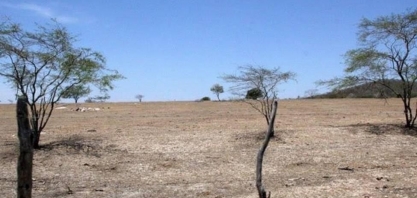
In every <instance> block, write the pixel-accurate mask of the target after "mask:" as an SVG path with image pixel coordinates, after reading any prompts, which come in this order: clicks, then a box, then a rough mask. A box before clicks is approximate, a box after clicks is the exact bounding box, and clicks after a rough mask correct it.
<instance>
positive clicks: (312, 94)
mask: <svg viewBox="0 0 417 198" xmlns="http://www.w3.org/2000/svg"><path fill="white" fill-rule="evenodd" d="M318 92H319V90H318V89H309V90H307V91H305V92H304V96H305V97H307V98H314V97H315V96H317V94H318Z"/></svg>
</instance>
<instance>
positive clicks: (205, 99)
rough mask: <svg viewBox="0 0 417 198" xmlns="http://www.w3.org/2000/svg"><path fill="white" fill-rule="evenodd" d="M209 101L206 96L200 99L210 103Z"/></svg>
mask: <svg viewBox="0 0 417 198" xmlns="http://www.w3.org/2000/svg"><path fill="white" fill-rule="evenodd" d="M210 100H211V99H210V97H208V96H205V97H203V98H201V101H210Z"/></svg>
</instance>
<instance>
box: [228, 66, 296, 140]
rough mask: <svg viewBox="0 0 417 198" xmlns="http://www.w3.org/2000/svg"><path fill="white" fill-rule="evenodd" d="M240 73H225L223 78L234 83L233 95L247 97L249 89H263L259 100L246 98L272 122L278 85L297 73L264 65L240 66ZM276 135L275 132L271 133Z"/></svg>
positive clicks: (293, 77) (231, 89)
mask: <svg viewBox="0 0 417 198" xmlns="http://www.w3.org/2000/svg"><path fill="white" fill-rule="evenodd" d="M238 70H239V74H237V75H234V74H229V75H223V76H221V78H222V79H223V80H224V81H226V82H228V83H232V84H234V85H233V86H232V87H231V88H230V91H231V93H232V94H233V95H236V96H238V97H240V98H245V97H246V95H247V94H248V93H247V92H248V90H255V89H258V90H261V92H262V94H260V98H258V99H257V100H253V99H252V100H245V102H246V103H247V104H249V105H251V107H252V108H254V109H255V110H257V111H258V112H259V113H261V114H262V115H263V116H264V117H265V120H266V123H267V125H269V124H270V118H271V114H272V108H273V102H274V101H275V100H276V99H277V98H278V85H279V84H280V83H282V82H287V81H288V80H295V76H296V75H295V73H293V72H281V71H280V69H279V68H272V69H268V68H266V67H262V66H253V65H246V66H239V67H238ZM271 134H272V136H274V133H271Z"/></svg>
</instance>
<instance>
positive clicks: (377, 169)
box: [0, 99, 417, 198]
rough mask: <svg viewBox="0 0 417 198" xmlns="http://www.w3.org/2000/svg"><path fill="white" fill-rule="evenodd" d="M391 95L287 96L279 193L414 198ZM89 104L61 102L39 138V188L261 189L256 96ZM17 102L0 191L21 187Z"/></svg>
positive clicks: (270, 153) (6, 137)
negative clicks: (250, 100) (251, 99)
mask: <svg viewBox="0 0 417 198" xmlns="http://www.w3.org/2000/svg"><path fill="white" fill-rule="evenodd" d="M387 103H388V104H386V102H385V101H384V100H374V99H345V100H291V101H281V102H280V104H279V109H278V117H277V124H276V131H277V134H278V137H277V138H275V139H273V140H272V141H271V143H270V145H269V147H268V148H267V152H266V156H265V161H264V183H265V186H266V189H267V190H268V191H272V197H417V177H416V174H417V165H416V161H417V151H416V146H417V139H416V136H415V135H413V134H414V132H413V131H408V130H403V129H401V128H400V127H398V125H399V124H401V123H403V115H402V111H401V104H400V101H399V100H398V99H392V100H388V101H387ZM67 106H68V107H69V108H74V106H73V105H67ZM83 106H86V107H88V106H90V107H100V108H102V110H101V111H99V112H84V113H80V112H74V111H69V110H56V111H55V113H54V115H53V117H52V119H51V121H50V123H49V124H48V126H47V128H46V129H45V133H44V134H43V135H42V136H41V144H42V145H43V148H42V149H41V150H38V151H36V152H35V161H34V179H35V181H34V192H33V195H34V197H238V198H240V197H243V198H245V197H248V198H249V197H257V193H256V187H255V158H256V154H257V151H258V149H259V147H260V144H261V141H262V139H263V133H264V131H265V130H266V124H265V121H264V119H263V117H262V116H260V114H258V113H257V112H256V111H255V110H253V109H251V108H250V107H249V106H248V105H246V104H244V103H237V102H169V103H140V104H134V103H119V104H84V105H83ZM14 108H15V107H14V106H13V105H0V112H1V115H0V122H1V126H3V127H2V129H1V130H0V135H1V137H2V138H1V140H0V157H1V162H0V163H1V164H0V167H1V168H0V197H14V196H15V188H16V187H15V186H16V168H15V167H16V161H17V154H18V146H17V138H16V120H15V109H14Z"/></svg>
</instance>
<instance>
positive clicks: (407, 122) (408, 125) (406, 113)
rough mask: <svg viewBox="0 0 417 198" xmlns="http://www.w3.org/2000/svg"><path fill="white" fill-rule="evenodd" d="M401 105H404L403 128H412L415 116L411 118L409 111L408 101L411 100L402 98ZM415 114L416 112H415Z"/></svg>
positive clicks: (410, 111)
mask: <svg viewBox="0 0 417 198" xmlns="http://www.w3.org/2000/svg"><path fill="white" fill-rule="evenodd" d="M402 101H403V104H404V116H405V127H406V128H410V129H411V128H413V127H414V121H415V118H414V117H415V116H417V115H414V116H413V112H412V110H411V107H410V101H411V98H408V97H407V96H404V98H403V99H402ZM416 113H417V111H416Z"/></svg>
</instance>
